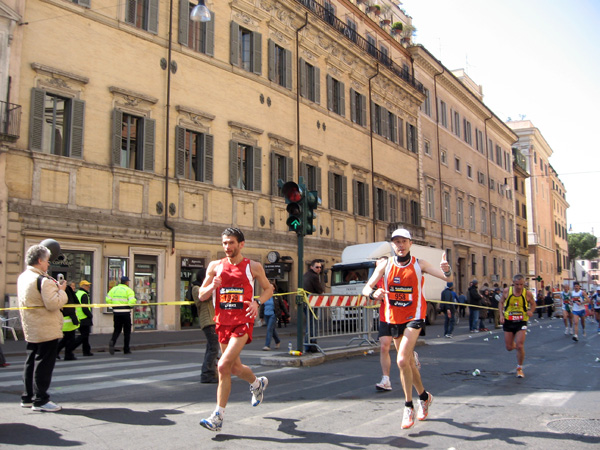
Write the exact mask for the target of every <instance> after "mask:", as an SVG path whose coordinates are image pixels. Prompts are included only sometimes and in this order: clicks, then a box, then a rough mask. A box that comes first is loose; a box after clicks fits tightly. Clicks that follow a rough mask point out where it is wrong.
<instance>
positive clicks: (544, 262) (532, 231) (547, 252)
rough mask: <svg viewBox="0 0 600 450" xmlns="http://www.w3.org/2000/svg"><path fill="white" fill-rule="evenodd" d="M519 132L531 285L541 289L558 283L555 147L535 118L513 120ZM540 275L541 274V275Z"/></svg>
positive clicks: (512, 124)
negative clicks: (524, 172) (523, 160)
mask: <svg viewBox="0 0 600 450" xmlns="http://www.w3.org/2000/svg"><path fill="white" fill-rule="evenodd" d="M507 125H508V126H509V127H510V128H511V129H512V130H513V131H514V132H515V133H516V134H517V136H518V137H519V141H518V142H517V143H516V144H515V147H516V148H518V149H519V151H520V152H521V154H522V155H523V156H525V158H526V163H527V172H528V173H529V175H530V177H529V178H528V180H527V181H528V182H526V185H525V190H526V196H527V217H528V221H527V234H528V237H527V243H528V246H529V277H530V280H529V285H530V286H531V287H532V288H535V289H537V290H538V291H539V290H541V289H543V288H544V286H547V285H551V286H552V285H554V284H556V283H557V280H558V276H557V273H556V270H557V257H556V253H555V244H554V220H555V216H554V200H555V199H554V193H553V190H552V169H551V167H550V163H549V160H550V157H551V156H552V148H551V147H550V145H549V144H548V143H547V142H546V140H545V139H544V136H543V135H542V133H541V132H540V130H538V129H537V128H536V127H535V126H534V125H533V123H532V122H531V121H529V120H520V121H509V122H507ZM538 277H539V278H538Z"/></svg>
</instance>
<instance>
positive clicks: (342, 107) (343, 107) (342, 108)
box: [337, 82, 346, 117]
mask: <svg viewBox="0 0 600 450" xmlns="http://www.w3.org/2000/svg"><path fill="white" fill-rule="evenodd" d="M338 87H339V89H340V91H339V95H340V110H339V111H338V112H337V113H338V114H339V115H340V116H342V117H346V92H345V90H346V87H345V85H344V83H342V82H340V83H338Z"/></svg>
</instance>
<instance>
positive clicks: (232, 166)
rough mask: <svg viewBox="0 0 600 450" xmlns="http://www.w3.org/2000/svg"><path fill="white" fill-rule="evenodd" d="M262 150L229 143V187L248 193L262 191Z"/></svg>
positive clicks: (232, 142)
mask: <svg viewBox="0 0 600 450" xmlns="http://www.w3.org/2000/svg"><path fill="white" fill-rule="evenodd" d="M261 161H262V148H260V147H253V146H251V145H247V144H242V143H239V142H236V141H230V142H229V185H230V187H232V188H237V189H244V190H247V191H256V192H260V191H261V186H262V162H261Z"/></svg>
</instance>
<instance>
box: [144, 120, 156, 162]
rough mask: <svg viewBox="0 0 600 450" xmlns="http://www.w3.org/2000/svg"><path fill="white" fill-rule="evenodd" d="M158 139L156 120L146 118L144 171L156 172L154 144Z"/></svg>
mask: <svg viewBox="0 0 600 450" xmlns="http://www.w3.org/2000/svg"><path fill="white" fill-rule="evenodd" d="M155 140H156V120H154V119H147V118H144V143H143V146H142V148H143V152H144V172H154V144H155Z"/></svg>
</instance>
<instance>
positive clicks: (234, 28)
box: [229, 21, 240, 67]
mask: <svg viewBox="0 0 600 450" xmlns="http://www.w3.org/2000/svg"><path fill="white" fill-rule="evenodd" d="M229 34H230V45H231V48H230V52H229V53H230V56H229V59H230V62H231V64H233V65H234V66H238V67H239V65H240V42H239V38H240V26H239V25H238V24H237V23H235V22H233V21H232V22H231V27H230V33H229Z"/></svg>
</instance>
